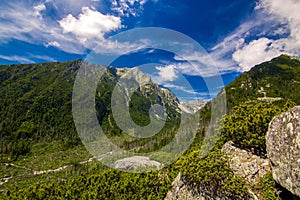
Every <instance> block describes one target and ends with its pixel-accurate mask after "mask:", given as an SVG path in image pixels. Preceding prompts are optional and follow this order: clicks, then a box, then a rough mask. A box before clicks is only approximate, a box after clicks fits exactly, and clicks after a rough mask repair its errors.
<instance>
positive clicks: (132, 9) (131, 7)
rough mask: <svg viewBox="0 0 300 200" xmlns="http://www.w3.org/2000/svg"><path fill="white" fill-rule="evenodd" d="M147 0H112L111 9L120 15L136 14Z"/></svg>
mask: <svg viewBox="0 0 300 200" xmlns="http://www.w3.org/2000/svg"><path fill="white" fill-rule="evenodd" d="M146 2H147V0H113V1H112V3H111V4H112V10H113V11H115V12H117V13H118V14H119V15H120V16H125V17H129V16H130V15H131V16H138V15H139V14H140V13H141V11H142V10H143V7H144V4H145V3H146Z"/></svg>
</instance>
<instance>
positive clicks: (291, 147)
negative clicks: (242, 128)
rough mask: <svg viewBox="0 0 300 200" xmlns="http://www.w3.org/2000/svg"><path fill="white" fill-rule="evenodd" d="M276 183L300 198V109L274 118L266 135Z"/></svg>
mask: <svg viewBox="0 0 300 200" xmlns="http://www.w3.org/2000/svg"><path fill="white" fill-rule="evenodd" d="M266 146H267V155H268V158H269V159H270V161H271V164H272V174H273V178H274V180H275V181H276V182H278V183H279V184H280V185H281V186H283V187H284V188H286V189H287V190H289V191H290V192H292V193H293V194H295V195H297V196H299V197H300V107H299V106H296V107H294V108H292V109H291V110H289V111H288V112H285V113H282V114H280V115H278V116H276V117H274V118H273V120H272V121H271V122H270V124H269V129H268V132H267V135H266Z"/></svg>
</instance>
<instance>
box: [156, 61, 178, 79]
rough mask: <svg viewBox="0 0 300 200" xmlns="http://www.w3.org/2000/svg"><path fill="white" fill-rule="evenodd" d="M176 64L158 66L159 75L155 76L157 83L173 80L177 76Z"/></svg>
mask: <svg viewBox="0 0 300 200" xmlns="http://www.w3.org/2000/svg"><path fill="white" fill-rule="evenodd" d="M175 69H176V66H175V65H173V64H171V65H167V66H157V67H156V70H157V71H158V76H157V77H154V81H155V82H157V83H164V82H172V81H174V80H175V79H176V78H177V74H176V71H175Z"/></svg>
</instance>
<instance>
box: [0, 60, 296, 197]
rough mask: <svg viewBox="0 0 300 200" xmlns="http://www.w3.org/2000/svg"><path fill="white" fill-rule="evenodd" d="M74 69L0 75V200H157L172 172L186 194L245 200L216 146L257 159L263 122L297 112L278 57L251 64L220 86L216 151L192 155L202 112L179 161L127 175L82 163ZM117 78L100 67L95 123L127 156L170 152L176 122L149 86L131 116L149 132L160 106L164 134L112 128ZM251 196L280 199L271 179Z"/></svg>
mask: <svg viewBox="0 0 300 200" xmlns="http://www.w3.org/2000/svg"><path fill="white" fill-rule="evenodd" d="M81 63H82V61H80V60H78V61H71V62H67V63H42V64H28V65H11V66H0V95H1V101H0V108H1V110H0V119H1V120H0V159H1V160H0V161H1V164H0V174H1V175H0V183H1V184H0V199H122V200H123V199H164V197H165V195H166V193H167V192H168V191H169V190H170V189H171V183H172V181H173V180H174V178H175V177H176V176H177V174H178V172H179V171H180V172H181V174H182V178H183V181H184V182H185V183H186V184H187V185H188V186H189V188H190V189H192V190H193V191H195V193H198V194H199V193H202V194H204V195H210V196H216V195H217V196H220V197H222V198H224V199H226V198H227V199H249V198H250V194H249V192H248V188H249V187H250V184H249V183H247V182H246V181H245V180H244V179H243V178H241V177H238V176H235V175H234V174H233V172H232V170H231V169H230V168H229V163H228V158H227V156H226V155H224V154H223V153H222V152H221V147H222V145H223V144H224V143H225V142H227V141H229V140H231V141H233V142H234V144H235V145H236V146H237V147H239V148H242V149H246V150H248V151H251V152H252V153H254V154H256V155H259V156H261V157H265V156H266V147H265V134H266V131H267V128H268V123H269V122H270V121H271V119H272V118H273V117H274V116H275V115H277V114H279V113H281V112H283V111H286V110H288V109H289V108H291V107H293V106H294V105H296V104H300V100H299V99H300V93H299V87H300V78H299V74H300V62H299V61H298V60H296V59H292V58H289V57H287V56H285V55H283V56H280V57H278V58H275V59H273V60H272V61H270V62H266V63H263V64H261V65H257V66H256V67H254V68H253V69H252V70H251V71H249V72H247V73H245V74H243V75H241V76H240V77H238V78H237V79H236V80H235V81H234V82H232V83H231V84H229V85H228V86H226V88H225V89H226V95H227V101H228V110H227V111H228V112H227V113H228V114H227V115H225V116H224V118H223V121H224V126H223V127H222V129H219V131H220V133H221V136H220V137H219V139H218V142H217V144H216V146H215V147H214V148H213V149H212V151H211V152H209V153H208V154H207V155H205V157H203V156H202V155H203V152H202V151H203V150H202V149H201V148H202V144H203V143H204V142H203V138H204V135H205V132H206V130H207V128H208V125H209V122H210V118H211V103H208V104H206V106H205V107H204V108H203V109H202V110H201V111H200V121H199V125H200V128H199V130H198V132H197V136H196V138H195V139H194V141H193V144H192V146H191V147H190V148H189V149H188V150H187V151H186V152H185V154H184V155H182V156H181V157H180V158H179V160H178V161H176V162H175V163H174V164H173V165H171V166H169V167H167V168H164V169H162V170H160V171H158V172H149V173H136V174H134V173H126V172H121V171H117V170H112V169H108V168H107V167H105V166H103V165H102V164H101V163H100V162H96V161H93V160H90V158H91V157H92V155H90V154H89V153H88V152H87V151H86V150H85V148H84V147H83V145H82V144H81V142H80V139H79V137H78V135H77V133H76V130H75V126H74V122H73V118H72V112H71V111H72V101H71V98H72V89H73V88H72V87H73V83H74V79H75V76H76V73H77V71H78V68H79V66H80V64H81ZM118 78H119V77H118V76H117V75H116V71H115V69H114V68H108V70H107V72H106V73H105V74H104V76H102V78H101V80H100V81H99V84H98V88H97V92H96V95H95V108H96V114H97V117H98V121H99V123H100V125H101V127H102V129H103V130H104V132H105V134H106V135H107V136H108V137H109V138H110V140H111V141H112V142H114V143H115V144H116V145H118V146H119V147H121V148H123V149H127V150H132V151H136V152H149V151H155V150H157V149H160V148H161V147H162V146H164V145H165V144H167V143H169V141H171V140H172V139H173V138H174V135H175V133H176V131H177V128H178V127H179V124H180V120H179V118H180V114H179V113H178V112H177V111H176V106H174V104H172V103H171V100H170V99H166V97H165V96H164V95H163V94H162V93H159V92H158V90H159V89H158V86H157V85H156V84H149V85H148V86H147V90H142V89H139V90H137V91H136V92H134V94H133V96H132V97H131V100H130V104H129V105H130V116H131V117H132V119H133V121H134V122H135V123H137V124H139V125H142V126H145V125H147V124H149V123H150V118H149V116H148V110H149V108H150V105H151V104H155V103H158V104H163V103H166V102H167V103H166V105H167V113H168V115H169V116H170V117H169V118H168V119H167V122H166V124H165V126H164V128H163V129H162V130H161V131H160V132H159V133H158V134H156V135H155V136H153V137H151V138H143V139H137V138H134V137H132V136H129V135H128V134H126V133H125V132H123V131H122V130H120V129H119V128H118V127H117V125H116V122H115V121H114V119H113V117H112V111H111V108H110V107H111V99H110V97H111V94H112V91H113V88H114V86H115V84H116V83H117V81H118ZM100 94H101V95H100ZM172 100H174V99H172ZM294 102H295V103H294ZM154 154H155V153H154ZM159 156H161V157H165V156H168V157H170V159H171V158H172V155H159ZM61 168H62V169H61ZM57 169H59V170H57ZM43 170H44V171H43ZM47 170H52V171H51V172H47ZM53 170H56V171H53ZM6 180H7V182H5V181H6ZM2 182H5V183H2ZM251 189H252V190H253V191H254V192H255V193H257V194H261V196H262V197H263V199H280V198H279V197H278V195H277V194H276V193H277V190H278V189H277V187H276V183H275V181H274V180H273V179H272V175H271V174H270V173H268V174H267V175H265V176H264V177H263V178H262V179H261V180H260V183H259V184H258V185H252V186H251Z"/></svg>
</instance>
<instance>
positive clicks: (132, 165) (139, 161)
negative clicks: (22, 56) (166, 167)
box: [114, 156, 161, 170]
mask: <svg viewBox="0 0 300 200" xmlns="http://www.w3.org/2000/svg"><path fill="white" fill-rule="evenodd" d="M114 165H115V168H117V169H122V170H135V169H137V168H141V167H142V168H143V167H146V168H147V167H152V168H153V167H154V168H157V169H159V168H160V167H161V163H159V162H157V161H155V160H150V159H149V158H148V157H144V156H132V157H128V158H123V159H120V160H117V161H116V162H115V163H114Z"/></svg>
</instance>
